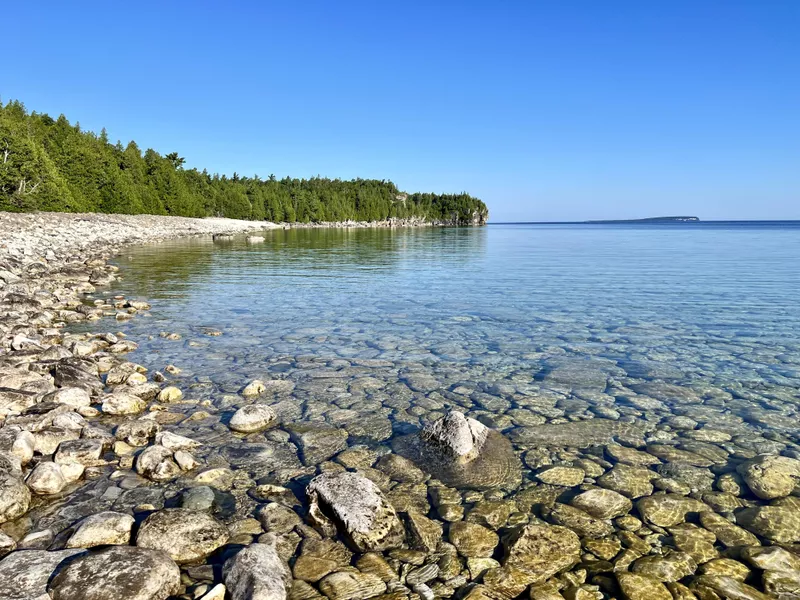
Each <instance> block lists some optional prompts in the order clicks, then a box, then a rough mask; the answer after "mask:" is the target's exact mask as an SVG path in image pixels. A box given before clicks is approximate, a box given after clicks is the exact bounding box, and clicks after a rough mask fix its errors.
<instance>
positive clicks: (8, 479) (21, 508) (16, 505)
mask: <svg viewBox="0 0 800 600" xmlns="http://www.w3.org/2000/svg"><path fill="white" fill-rule="evenodd" d="M30 503H31V492H30V490H29V489H28V486H26V485H25V484H24V483H23V482H22V481H21V480H20V479H18V478H16V477H13V476H9V475H2V474H0V523H5V522H6V521H13V520H14V519H16V518H18V517H21V516H22V515H24V514H25V512H26V511H27V510H28V506H30Z"/></svg>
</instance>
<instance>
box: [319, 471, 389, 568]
mask: <svg viewBox="0 0 800 600" xmlns="http://www.w3.org/2000/svg"><path fill="white" fill-rule="evenodd" d="M306 492H307V494H308V497H309V499H310V501H311V507H310V509H309V513H310V516H311V518H312V520H313V521H314V522H315V523H316V524H317V525H318V526H321V527H323V528H325V527H326V526H329V525H330V521H329V520H328V518H327V517H326V514H329V515H333V519H334V522H335V525H336V527H337V528H338V529H339V531H340V533H341V534H342V535H344V536H345V537H346V538H347V539H348V541H349V542H350V544H351V545H352V546H353V547H354V548H355V549H356V550H358V551H359V552H370V551H374V550H386V549H388V548H395V547H398V546H400V544H401V543H402V541H403V536H404V530H403V525H402V523H401V522H400V520H399V519H398V517H397V513H396V512H395V509H394V507H393V506H392V505H391V504H389V502H388V501H387V500H386V498H385V497H384V495H383V493H382V492H381V491H380V489H379V488H378V486H377V485H375V484H374V483H373V482H372V481H370V480H369V479H367V478H366V477H364V476H362V475H359V474H357V473H350V472H343V473H325V474H322V475H319V476H317V477H315V478H314V479H313V480H311V483H310V484H309V485H308V489H307V490H306Z"/></svg>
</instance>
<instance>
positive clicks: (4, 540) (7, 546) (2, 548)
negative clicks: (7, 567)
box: [0, 531, 17, 558]
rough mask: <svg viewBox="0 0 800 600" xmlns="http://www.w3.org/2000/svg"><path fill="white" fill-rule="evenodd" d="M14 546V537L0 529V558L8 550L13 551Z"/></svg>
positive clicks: (15, 545) (15, 543)
mask: <svg viewBox="0 0 800 600" xmlns="http://www.w3.org/2000/svg"><path fill="white" fill-rule="evenodd" d="M16 547H17V542H15V541H14V538H12V537H10V536H8V535H6V534H5V533H3V532H2V531H0V558H3V557H4V556H5V555H6V554H8V553H9V552H13V551H14V549H16Z"/></svg>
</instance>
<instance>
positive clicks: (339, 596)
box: [319, 571, 386, 600]
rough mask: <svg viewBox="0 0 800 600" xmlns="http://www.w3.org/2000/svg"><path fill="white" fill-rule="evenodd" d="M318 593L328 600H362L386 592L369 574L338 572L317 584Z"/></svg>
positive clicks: (382, 585) (375, 578)
mask: <svg viewBox="0 0 800 600" xmlns="http://www.w3.org/2000/svg"><path fill="white" fill-rule="evenodd" d="M319 589H320V591H321V592H322V593H323V594H325V596H326V597H327V598H329V600H362V599H366V598H372V597H374V596H378V595H380V594H382V593H383V592H385V591H386V584H385V583H384V582H383V581H381V579H380V578H379V577H377V576H376V575H372V574H370V573H361V572H358V571H356V572H352V571H339V572H336V573H331V574H330V575H328V576H327V577H325V578H324V579H323V580H322V581H320V582H319Z"/></svg>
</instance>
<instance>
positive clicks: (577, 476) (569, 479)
mask: <svg viewBox="0 0 800 600" xmlns="http://www.w3.org/2000/svg"><path fill="white" fill-rule="evenodd" d="M585 476H586V473H585V472H584V471H583V469H579V468H577V467H565V466H552V467H545V468H544V469H542V470H541V471H539V472H538V473H537V474H536V478H537V479H538V480H539V481H541V482H542V483H546V484H549V485H560V486H563V487H575V486H576V485H580V484H581V483H583V478H584V477H585Z"/></svg>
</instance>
